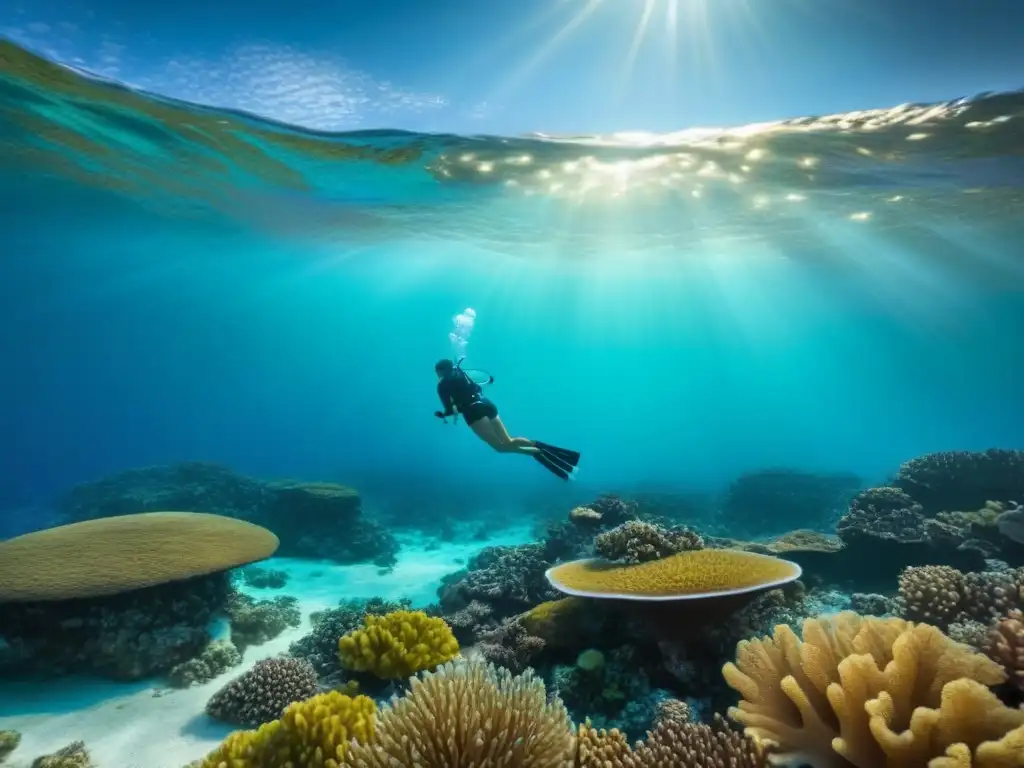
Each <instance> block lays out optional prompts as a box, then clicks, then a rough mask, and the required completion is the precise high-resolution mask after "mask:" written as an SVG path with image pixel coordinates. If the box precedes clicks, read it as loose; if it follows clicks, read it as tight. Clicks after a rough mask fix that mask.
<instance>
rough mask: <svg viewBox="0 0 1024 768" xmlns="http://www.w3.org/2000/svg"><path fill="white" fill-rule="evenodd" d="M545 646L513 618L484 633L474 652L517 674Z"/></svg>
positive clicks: (543, 642)
mask: <svg viewBox="0 0 1024 768" xmlns="http://www.w3.org/2000/svg"><path fill="white" fill-rule="evenodd" d="M546 646H547V643H545V641H544V639H543V638H540V637H537V636H535V635H531V634H530V632H529V630H527V628H526V627H525V626H524V625H523V622H522V621H521V619H520V618H519V617H515V618H512V619H506V620H505V621H504V622H503V623H502V624H500V625H499V626H498V627H496V628H495V629H493V630H491V631H489V632H484V633H483V634H482V635H481V636H480V639H479V642H478V643H477V645H476V650H477V652H478V653H479V654H480V655H481V656H482V657H483V658H484V659H486V660H487V661H489V662H491V663H492V664H494V665H496V666H499V667H504V668H505V669H508V670H510V671H511V672H513V673H516V674H518V673H519V672H522V671H523V670H525V669H526V668H527V667H529V666H530V664H531V663H532V662H533V660H534V659H535V658H536V657H537V656H538V655H539V654H540V653H541V651H543V650H544V648H545V647H546Z"/></svg>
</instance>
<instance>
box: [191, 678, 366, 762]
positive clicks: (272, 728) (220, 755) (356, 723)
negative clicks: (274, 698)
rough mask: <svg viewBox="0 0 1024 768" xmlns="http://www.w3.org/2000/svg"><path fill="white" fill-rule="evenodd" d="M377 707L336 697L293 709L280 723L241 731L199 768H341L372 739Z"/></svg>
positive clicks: (320, 698) (321, 697) (319, 697)
mask: <svg viewBox="0 0 1024 768" xmlns="http://www.w3.org/2000/svg"><path fill="white" fill-rule="evenodd" d="M376 711H377V705H376V703H375V702H374V701H373V699H371V698H369V697H368V696H355V697H350V696H347V695H344V694H341V693H338V692H337V691H330V692H328V693H322V694H319V695H317V696H313V697H312V698H309V699H306V700H305V701H298V702H295V703H294V704H290V705H288V707H287V709H285V711H284V714H283V715H281V718H280V719H279V720H274V721H273V722H271V723H267V724H265V725H262V726H260V728H259V729H258V730H256V731H236V732H235V733H232V734H231V735H230V736H228V738H227V739H225V740H224V742H223V743H222V744H221V745H220V746H219V747H218V748H217V749H216V750H214V751H213V752H211V753H210V754H209V755H208V756H207V757H206V759H204V760H203V761H202V762H201V763H199V768H226V766H230V768H281V766H304V767H306V766H308V768H340V766H342V765H348V764H349V763H347V762H346V758H347V754H346V753H347V752H348V750H349V749H350V748H351V745H352V744H353V742H356V743H366V742H368V741H370V740H371V739H372V738H373V732H374V717H375V714H376Z"/></svg>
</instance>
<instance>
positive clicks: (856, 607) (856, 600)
mask: <svg viewBox="0 0 1024 768" xmlns="http://www.w3.org/2000/svg"><path fill="white" fill-rule="evenodd" d="M850 609H851V610H853V611H855V612H857V613H859V614H861V615H863V616H898V615H900V614H902V613H903V603H902V602H901V601H900V600H898V599H897V598H894V597H889V596H887V595H879V594H875V593H873V592H866V593H865V592H854V593H853V594H852V595H850Z"/></svg>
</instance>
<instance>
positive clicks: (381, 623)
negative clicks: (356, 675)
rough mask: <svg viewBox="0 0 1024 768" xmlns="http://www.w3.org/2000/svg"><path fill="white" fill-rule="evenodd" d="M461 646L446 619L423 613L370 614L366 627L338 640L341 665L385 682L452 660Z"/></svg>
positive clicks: (365, 621) (364, 625)
mask: <svg viewBox="0 0 1024 768" xmlns="http://www.w3.org/2000/svg"><path fill="white" fill-rule="evenodd" d="M458 652H459V643H458V641H457V640H456V639H455V636H454V635H453V634H452V631H451V628H450V627H449V626H448V625H447V624H446V623H445V622H444V620H443V619H440V618H437V617H431V616H427V615H426V614H425V613H423V611H393V612H391V613H388V614H385V615H383V616H374V615H367V616H366V617H365V618H364V619H363V626H362V628H360V629H356V630H353V631H352V632H349V633H348V634H347V635H345V636H343V637H342V638H341V639H340V640H338V653H339V658H340V659H341V665H342V666H343V667H345V668H346V669H352V670H355V671H357V672H370V673H372V674H374V675H376V676H377V677H379V678H382V679H385V680H397V679H401V678H405V677H411V676H412V675H415V674H416V673H417V672H420V671H422V670H428V669H433V668H434V667H436V666H438V665H439V664H444V663H445V662H448V661H451V660H452V659H454V658H455V656H456V655H457V654H458Z"/></svg>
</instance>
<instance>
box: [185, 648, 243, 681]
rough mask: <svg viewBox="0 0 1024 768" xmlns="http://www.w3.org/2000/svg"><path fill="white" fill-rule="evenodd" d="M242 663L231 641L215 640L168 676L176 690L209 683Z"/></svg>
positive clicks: (240, 656)
mask: <svg viewBox="0 0 1024 768" xmlns="http://www.w3.org/2000/svg"><path fill="white" fill-rule="evenodd" d="M241 663H242V654H240V653H239V652H238V649H237V648H236V647H235V645H234V643H232V642H231V641H230V640H214V641H213V642H212V643H210V644H209V645H208V646H206V648H204V649H203V652H202V653H201V654H199V655H198V656H196V657H195V658H194V659H189V660H188V661H186V662H183V663H181V664H178V665H177V666H176V667H174V668H173V669H171V671H170V672H169V673H168V674H167V681H168V682H169V683H170V684H171V685H172V686H173V687H175V688H188V687H190V686H192V685H198V684H201V683H208V682H210V681H211V680H213V679H214V678H215V677H217V676H218V675H220V674H221V673H223V672H227V671H228V670H229V669H231V668H232V667H235V666H238V665H239V664H241Z"/></svg>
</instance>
